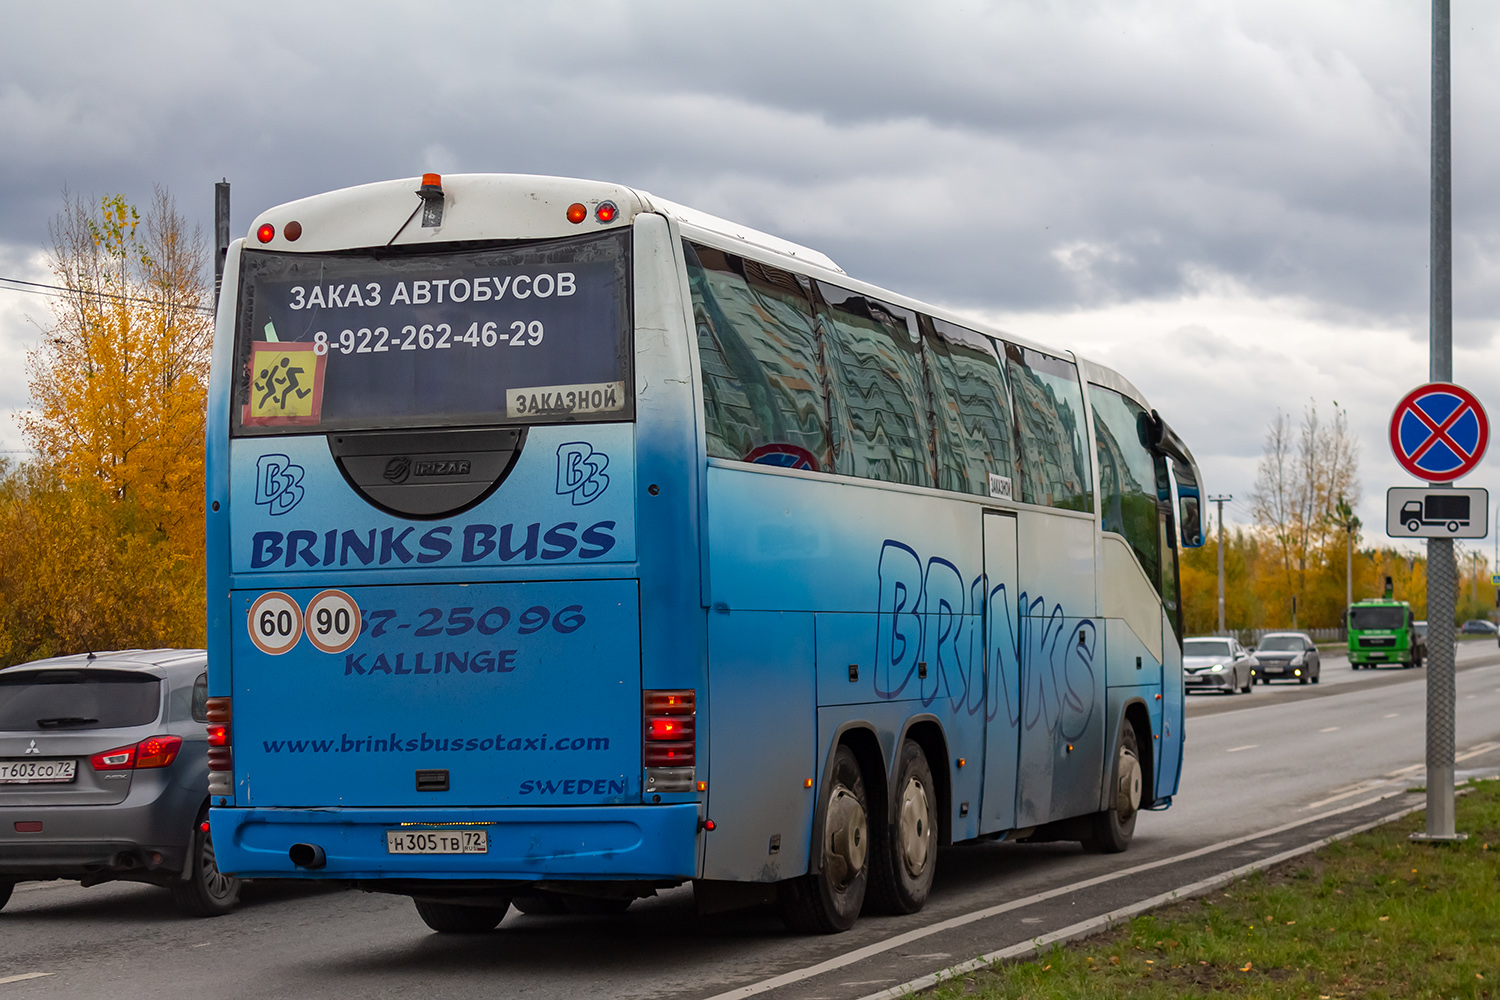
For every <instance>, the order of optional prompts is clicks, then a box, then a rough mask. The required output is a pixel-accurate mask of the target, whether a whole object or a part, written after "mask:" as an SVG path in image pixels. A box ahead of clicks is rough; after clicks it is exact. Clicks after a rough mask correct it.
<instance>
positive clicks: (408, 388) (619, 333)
mask: <svg viewBox="0 0 1500 1000" xmlns="http://www.w3.org/2000/svg"><path fill="white" fill-rule="evenodd" d="M626 236H628V234H625V233H609V234H605V235H602V236H589V237H581V238H573V239H567V240H551V241H547V242H542V243H528V244H521V245H510V246H503V247H491V248H486V249H466V250H445V251H440V252H437V253H431V252H427V253H422V254H420V255H414V254H412V253H411V252H410V251H404V252H401V253H399V254H398V253H395V252H392V251H386V250H381V249H377V250H362V251H353V252H343V253H336V254H313V253H306V254H302V253H272V252H267V251H252V250H247V251H246V252H245V254H244V258H243V260H244V263H243V265H242V272H241V278H240V280H241V285H240V310H239V328H238V330H237V336H236V344H235V350H236V358H237V364H236V366H235V372H236V376H235V400H234V404H235V405H234V407H233V413H234V432H235V433H236V434H238V435H241V436H245V435H254V434H285V433H288V432H293V433H295V432H298V431H307V432H314V433H324V432H327V431H334V430H339V431H343V430H362V429H371V428H380V429H389V428H395V427H454V426H475V425H493V424H497V423H511V424H515V423H539V422H545V423H558V422H572V421H599V420H628V419H630V417H631V416H632V410H633V402H632V401H633V396H634V394H633V393H632V392H627V391H626V387H627V385H628V384H629V382H630V315H629V294H628V288H629V281H628V272H629V257H628V254H629V249H628V248H629V243H628V241H627V239H626Z"/></svg>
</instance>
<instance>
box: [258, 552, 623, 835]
mask: <svg viewBox="0 0 1500 1000" xmlns="http://www.w3.org/2000/svg"><path fill="white" fill-rule="evenodd" d="M340 595H342V596H340ZM235 597H236V601H235V604H236V605H237V606H239V607H240V608H242V610H243V612H244V613H245V618H244V619H242V620H243V621H244V622H245V625H244V626H242V627H239V628H237V629H236V630H235V635H234V646H233V657H234V723H233V730H232V739H233V749H234V767H235V786H236V788H235V791H236V801H237V804H238V805H241V806H432V807H447V806H466V805H529V806H534V805H585V804H607V803H624V802H639V801H640V794H641V789H640V781H641V778H640V775H641V749H640V747H641V741H640V726H641V707H640V706H641V667H640V636H639V624H638V623H639V616H638V608H637V605H638V591H637V585H636V582H635V581H634V580H595V581H567V582H527V583H493V584H472V585H428V586H424V585H412V586H379V587H349V588H347V589H345V590H342V591H338V590H321V591H320V590H318V589H314V588H308V589H296V590H290V591H287V592H285V593H281V594H273V595H265V594H262V593H260V592H249V591H242V592H237V593H236V594H235ZM263 598H264V599H263ZM288 602H290V603H294V604H295V605H296V607H297V609H298V610H300V611H301V613H302V615H301V618H302V620H301V622H299V624H300V625H301V633H302V634H301V635H300V636H298V637H297V638H296V639H278V638H277V636H275V635H274V631H275V629H276V628H277V627H278V625H277V620H276V614H277V613H279V612H280V611H282V610H287V611H290V610H291V609H290V608H289V606H288ZM351 608H352V609H357V613H355V614H353V615H350V614H348V612H349V610H350V609H351ZM253 609H255V610H254V611H253ZM267 610H270V611H272V612H273V613H272V614H271V615H270V616H267V614H266V611H267ZM341 611H342V612H344V613H343V614H340V612H341ZM283 617H287V618H292V617H296V615H295V614H290V615H285V616H283ZM262 619H264V621H263V620H262ZM355 620H357V624H351V622H352V621H355ZM283 624H284V623H283ZM261 626H266V627H269V628H271V629H272V630H273V634H272V636H271V637H270V638H269V639H267V638H266V637H259V638H258V637H257V636H256V635H255V630H256V629H257V628H260V627H261ZM341 632H342V633H343V636H342V638H341V637H340V633H341ZM351 632H357V634H353V635H351V634H350V633H351ZM315 640H316V641H315ZM278 642H279V643H282V644H285V648H283V649H282V650H281V651H279V652H274V653H273V652H268V651H267V650H268V648H269V649H274V648H275V647H276V646H277V644H278ZM287 643H289V644H287ZM341 647H346V648H341ZM435 772H444V778H445V779H446V780H445V781H441V782H440V781H435V780H433V774H434V773H435ZM424 774H425V776H426V778H425V780H423V777H422V776H423V775H424Z"/></svg>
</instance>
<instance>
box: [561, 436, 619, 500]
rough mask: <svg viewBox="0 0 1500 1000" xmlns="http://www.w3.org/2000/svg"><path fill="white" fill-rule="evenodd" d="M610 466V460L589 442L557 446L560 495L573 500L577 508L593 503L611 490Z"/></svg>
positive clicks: (575, 442) (572, 442) (571, 442)
mask: <svg viewBox="0 0 1500 1000" xmlns="http://www.w3.org/2000/svg"><path fill="white" fill-rule="evenodd" d="M608 465H609V456H608V455H606V454H604V453H603V452H598V451H595V450H594V449H593V447H592V446H591V445H589V444H588V442H586V441H569V442H568V443H567V444H563V445H558V448H557V495H558V496H570V497H572V498H573V505H574V506H579V505H582V504H586V503H593V502H594V501H595V500H597V499H599V497H600V496H601V495H602V494H603V493H604V491H605V490H606V489H608V488H609V477H608V476H606V475H605V474H604V470H605V468H606V467H607V466H608Z"/></svg>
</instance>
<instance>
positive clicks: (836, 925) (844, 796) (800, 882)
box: [777, 746, 870, 934]
mask: <svg viewBox="0 0 1500 1000" xmlns="http://www.w3.org/2000/svg"><path fill="white" fill-rule="evenodd" d="M867 801H868V800H867V799H866V797H865V780H864V776H863V775H861V774H860V770H859V761H858V760H856V759H855V756H854V751H853V750H850V749H849V748H848V747H847V746H840V747H839V748H838V750H836V751H835V752H834V756H833V767H832V769H831V771H830V774H829V776H828V781H827V783H826V784H825V786H824V789H823V795H822V797H821V801H820V802H819V803H818V815H817V819H816V820H815V823H816V825H817V827H818V829H820V830H822V837H821V843H820V844H817V845H815V846H816V847H817V850H818V857H817V859H815V863H817V864H818V869H817V870H816V871H812V872H808V873H807V874H806V875H802V876H800V877H798V878H794V879H788V880H786V881H784V882H782V883H781V885H780V891H779V892H778V893H777V902H778V904H779V905H780V909H781V919H782V920H784V921H785V922H786V925H787V926H788V927H789V928H791V929H792V930H793V931H796V932H798V933H800V934H835V933H837V932H839V931H846V930H848V929H849V928H850V927H853V926H854V921H856V920H858V919H859V911H860V908H861V907H863V906H864V904H865V890H866V888H867V887H868V885H869V879H870V865H869V853H870V810H869V807H868V806H867V805H866V803H867Z"/></svg>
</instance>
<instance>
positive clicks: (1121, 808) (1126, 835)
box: [1083, 719, 1144, 854]
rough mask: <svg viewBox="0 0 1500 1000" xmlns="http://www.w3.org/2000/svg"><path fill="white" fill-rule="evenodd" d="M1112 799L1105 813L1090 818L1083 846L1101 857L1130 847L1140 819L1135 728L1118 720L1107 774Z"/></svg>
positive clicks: (1138, 766)
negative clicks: (1111, 760) (1117, 737)
mask: <svg viewBox="0 0 1500 1000" xmlns="http://www.w3.org/2000/svg"><path fill="white" fill-rule="evenodd" d="M1109 787H1110V788H1111V789H1113V790H1114V796H1113V798H1112V800H1111V801H1110V805H1109V808H1108V809H1105V810H1103V811H1101V812H1097V813H1095V814H1094V815H1093V817H1092V819H1093V829H1092V830H1090V831H1089V836H1088V839H1087V840H1085V841H1084V842H1083V846H1084V847H1086V848H1088V849H1089V850H1091V851H1097V852H1099V853H1100V854H1119V853H1120V852H1121V851H1123V850H1125V849H1126V848H1127V847H1129V846H1130V839H1131V838H1132V837H1133V836H1135V820H1136V817H1137V816H1139V815H1140V809H1141V795H1142V792H1143V790H1144V789H1143V787H1142V772H1141V756H1140V749H1139V747H1138V746H1137V743H1136V736H1135V726H1133V725H1131V724H1130V720H1129V719H1121V720H1120V738H1119V740H1118V741H1117V742H1116V743H1115V762H1114V767H1113V768H1112V769H1111V771H1110V785H1109Z"/></svg>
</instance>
